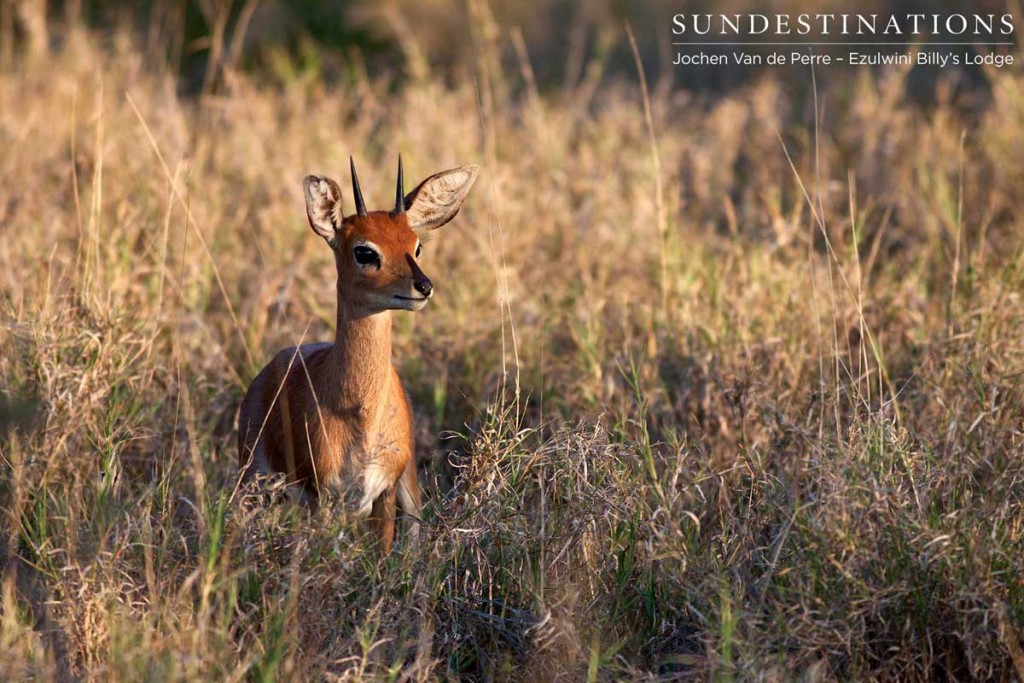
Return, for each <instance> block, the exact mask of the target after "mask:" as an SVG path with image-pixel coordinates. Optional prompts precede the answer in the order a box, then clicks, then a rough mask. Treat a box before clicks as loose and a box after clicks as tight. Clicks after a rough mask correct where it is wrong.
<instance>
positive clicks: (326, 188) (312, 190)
mask: <svg viewBox="0 0 1024 683" xmlns="http://www.w3.org/2000/svg"><path fill="white" fill-rule="evenodd" d="M302 187H303V189H304V190H305V192H306V217H307V218H309V227H311V228H313V232H315V233H316V234H318V235H320V236H321V237H323V238H324V239H325V240H327V243H328V244H330V245H331V246H332V247H333V246H334V238H335V233H336V232H337V231H338V230H339V229H340V228H341V221H342V218H343V216H342V215H341V188H340V187H338V183H336V182H334V181H333V180H331V179H330V178H327V177H324V176H322V175H308V176H306V178H305V180H303V181H302Z"/></svg>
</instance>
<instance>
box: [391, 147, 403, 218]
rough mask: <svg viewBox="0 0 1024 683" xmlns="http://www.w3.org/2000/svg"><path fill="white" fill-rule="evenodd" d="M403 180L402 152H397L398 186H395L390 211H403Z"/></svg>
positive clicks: (398, 212)
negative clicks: (392, 205) (393, 206)
mask: <svg viewBox="0 0 1024 683" xmlns="http://www.w3.org/2000/svg"><path fill="white" fill-rule="evenodd" d="M404 185H405V181H404V180H403V179H402V153H401V152H399V153H398V186H397V187H396V188H395V208H394V209H392V211H391V213H393V214H395V215H398V214H400V213H405V189H404V187H403V186H404Z"/></svg>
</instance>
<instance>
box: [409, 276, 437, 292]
mask: <svg viewBox="0 0 1024 683" xmlns="http://www.w3.org/2000/svg"><path fill="white" fill-rule="evenodd" d="M412 286H413V287H415V288H416V291H417V292H419V293H420V294H422V295H423V296H430V293H431V292H433V291H434V285H433V283H431V282H430V279H429V278H423V279H422V280H417V281H416V282H414V283H413V285H412Z"/></svg>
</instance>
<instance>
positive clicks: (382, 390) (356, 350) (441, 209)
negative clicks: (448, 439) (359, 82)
mask: <svg viewBox="0 0 1024 683" xmlns="http://www.w3.org/2000/svg"><path fill="white" fill-rule="evenodd" d="M460 173H461V174H462V175H461V176H460V175H457V174H460ZM476 174H477V169H476V167H464V168H462V169H454V170H453V171H447V172H445V173H441V174H437V175H435V176H431V177H430V178H428V179H427V180H425V181H424V182H423V183H422V184H421V185H420V186H419V187H417V188H416V190H414V191H413V192H412V193H410V194H409V195H408V196H407V197H406V199H405V204H406V206H407V207H408V209H409V211H408V213H404V212H382V211H376V212H372V213H368V214H366V215H353V216H348V217H345V218H342V217H341V192H340V189H339V188H338V187H337V184H336V183H334V182H333V181H331V180H329V179H326V178H319V177H312V176H311V177H310V178H307V180H306V183H307V184H306V196H307V213H308V216H309V220H310V225H311V226H312V227H313V230H314V231H315V232H317V234H319V235H321V236H322V237H324V238H325V239H326V240H328V242H329V243H330V244H331V246H332V247H333V248H334V254H335V265H336V267H337V272H338V281H337V296H338V311H337V331H336V337H335V341H334V343H333V344H330V343H318V344H307V345H304V346H302V347H300V348H298V349H296V348H295V347H292V348H289V349H284V350H283V351H280V352H279V353H278V354H277V355H276V356H275V357H274V359H273V360H272V361H271V362H270V363H269V364H268V365H267V366H266V367H265V368H264V369H263V370H262V372H260V373H259V375H257V377H256V379H254V380H253V382H252V385H251V386H250V387H249V391H248V393H247V394H246V397H245V400H244V401H243V403H242V407H241V412H240V416H239V425H238V447H239V464H240V467H241V469H242V476H243V480H245V481H249V480H251V479H252V478H254V477H255V476H256V475H260V474H268V473H270V472H280V473H284V474H285V475H287V477H288V480H289V482H290V483H293V484H296V485H298V486H299V487H301V490H302V491H303V492H304V493H305V494H306V497H307V499H308V500H309V501H310V502H311V504H313V505H315V504H316V501H318V499H319V494H320V492H321V491H322V490H323V489H324V487H343V486H345V485H359V486H361V487H362V498H361V502H360V510H359V511H360V513H361V514H364V515H366V514H369V515H370V516H371V519H372V522H373V525H374V526H375V528H376V529H377V532H378V533H379V535H380V537H381V540H382V543H383V546H384V550H385V552H387V551H389V550H390V548H391V545H392V541H393V537H394V526H395V513H396V503H397V501H398V500H400V501H401V503H402V508H403V511H404V512H405V513H406V514H408V515H410V516H411V517H413V518H414V519H418V517H419V510H420V492H419V484H418V480H417V476H416V466H415V458H414V442H413V436H412V434H413V429H412V411H411V410H410V406H409V402H408V398H407V396H406V394H405V390H404V389H403V388H402V383H401V381H400V380H399V377H398V373H397V372H396V370H395V368H394V367H393V366H392V364H391V317H392V313H391V310H392V309H396V308H397V309H407V310H420V309H422V308H423V307H424V306H425V305H426V302H427V299H428V298H429V296H430V294H431V293H432V285H431V283H430V281H429V280H428V279H427V278H426V275H424V273H423V271H422V270H420V268H419V266H418V264H417V257H418V246H419V238H418V236H417V233H416V231H415V230H414V226H415V227H416V228H418V229H421V230H422V229H433V228H436V227H439V226H440V225H443V224H444V223H445V222H447V221H448V220H451V218H452V217H454V215H455V213H457V212H458V209H459V207H460V206H461V204H462V201H463V200H464V199H465V195H466V193H468V191H469V187H470V186H471V185H472V183H473V181H474V180H475V179H476ZM463 176H465V177H463ZM460 181H461V184H460ZM453 188H454V189H453ZM446 192H447V194H445V193H446ZM411 221H415V223H414V224H411ZM360 247H361V248H364V249H366V248H370V249H372V250H374V251H376V252H378V253H379V258H378V260H377V264H378V265H377V266H376V267H374V266H373V265H369V266H367V265H360V264H359V263H357V260H356V259H355V257H354V256H353V254H354V250H356V249H358V248H360ZM415 528H416V527H415V525H413V527H412V529H413V533H415Z"/></svg>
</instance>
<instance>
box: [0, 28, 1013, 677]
mask: <svg viewBox="0 0 1024 683" xmlns="http://www.w3.org/2000/svg"><path fill="white" fill-rule="evenodd" d="M481 33H482V34H486V31H481ZM479 40H481V41H482V42H481V45H482V51H483V52H485V51H486V49H487V44H486V35H484V37H483V38H479ZM139 55H140V53H139V52H138V51H137V50H135V49H134V48H133V47H132V46H131V45H130V44H129V41H128V40H127V39H126V38H124V37H123V36H120V35H117V34H115V35H114V36H112V37H109V39H108V40H107V41H106V45H105V46H104V47H103V48H100V47H98V43H97V41H96V39H94V38H92V37H90V36H88V35H84V34H76V35H74V36H73V37H72V38H71V39H69V40H68V41H67V42H66V43H65V44H64V46H63V48H62V49H61V51H60V52H58V53H54V54H52V55H50V56H49V57H47V58H46V61H45V62H33V61H32V60H31V59H28V58H26V59H25V61H22V62H20V63H18V64H17V65H16V66H15V67H13V68H12V69H10V70H8V71H5V72H3V73H0V148H2V149H3V154H2V155H0V264H2V267H0V349H2V353H0V401H2V420H0V422H2V424H0V428H2V430H3V431H2V433H0V450H2V455H3V460H2V467H0V501H2V506H3V510H4V517H3V521H4V525H5V526H4V529H5V532H4V535H3V538H2V540H0V559H2V560H3V562H4V575H3V584H2V595H0V614H2V622H0V678H3V679H5V680H13V679H20V678H30V679H31V678H38V679H44V680H50V679H52V678H53V677H54V676H58V677H60V678H77V677H83V678H100V679H105V680H133V679H140V678H148V679H155V680H172V679H178V680H182V679H189V680H191V679H195V678H201V679H211V680H225V679H232V680H235V679H242V678H249V679H256V680H274V679H281V680H283V679H288V678H290V677H294V676H302V677H304V678H308V679H313V680H316V679H324V678H326V679H345V680H350V679H365V678H381V679H396V680H407V679H408V680H424V679H432V678H437V679H444V678H455V677H471V678H493V679H534V680H549V679H553V678H557V677H561V678H564V679H566V680H580V679H582V678H588V679H591V680H597V679H601V680H611V679H616V680H619V679H647V680H651V679H659V678H660V679H672V678H678V677H685V676H698V677H721V678H729V677H733V676H738V677H740V678H763V679H769V680H788V679H795V678H801V677H802V678H804V679H806V680H820V679H821V678H825V677H835V678H841V679H864V678H870V677H875V678H880V679H895V678H899V679H904V680H906V679H946V678H957V679H967V678H972V677H973V678H980V679H988V680H1010V679H1013V678H1014V677H1017V678H1018V679H1021V678H1024V654H1022V652H1021V648H1022V642H1021V636H1022V634H1024V582H1022V577H1024V508H1022V502H1024V463H1022V458H1021V453H1022V449H1024V417H1022V416H1024V389H1022V380H1024V306H1022V303H1024V302H1022V300H1021V292H1022V285H1024V251H1022V248H1021V243H1020V238H1019V236H1020V234H1021V231H1022V230H1024V223H1022V220H1024V219H1022V213H1021V209H1022V207H1024V194H1022V192H1021V188H1022V187H1024V166H1022V165H1021V158H1022V155H1021V154H1020V153H1019V149H1020V136H1019V131H1020V129H1021V122H1022V119H1024V81H1022V80H1021V79H1019V78H1015V77H1013V76H1011V75H1006V74H999V75H997V76H996V80H995V82H994V86H995V87H994V90H993V93H994V95H993V96H994V101H993V102H992V104H991V106H990V107H988V108H987V110H986V111H987V113H986V114H985V115H984V117H983V118H981V119H980V120H974V119H971V118H969V116H973V114H970V115H969V114H963V113H962V112H960V111H959V110H957V109H956V108H954V107H952V106H950V105H947V104H942V103H940V104H939V105H938V106H937V107H936V108H934V109H932V110H929V111H927V112H923V111H921V110H919V109H917V108H915V107H914V106H912V105H910V104H907V102H906V101H905V98H904V95H903V93H904V92H905V77H906V74H905V73H901V72H895V71H893V72H886V73H884V74H882V76H881V77H880V78H879V79H877V80H876V79H874V78H872V77H871V76H869V75H868V74H867V72H865V73H864V74H863V78H861V79H860V80H859V81H857V82H856V83H854V84H853V85H852V86H851V87H852V90H845V91H844V90H839V89H836V90H830V89H829V88H828V87H827V84H823V83H819V86H820V87H821V90H822V92H821V93H820V101H819V110H820V111H822V112H824V114H823V116H822V121H821V127H820V130H817V131H816V129H815V126H814V122H813V117H812V118H810V119H809V118H808V116H807V111H808V109H807V108H805V107H803V105H798V104H797V102H796V101H795V100H793V99H791V96H792V93H793V92H794V91H793V90H792V89H789V88H784V87H783V86H782V85H781V84H778V83H774V82H772V81H764V82H762V83H760V84H759V85H756V86H754V87H751V88H749V89H747V90H743V91H737V92H735V93H733V94H731V95H729V96H728V97H724V98H719V99H713V100H706V101H704V100H701V101H697V100H694V99H691V98H688V97H687V96H685V95H682V94H673V95H671V96H669V95H665V94H660V95H655V96H654V98H653V100H652V101H651V103H650V104H651V113H650V116H651V123H652V125H653V129H654V132H655V134H656V141H657V150H656V151H657V155H658V158H659V161H660V168H661V177H660V181H661V183H662V186H663V188H664V196H663V197H662V198H661V199H660V200H659V198H658V197H656V192H655V189H656V187H657V186H658V183H657V182H656V180H657V179H656V177H655V168H656V167H655V164H654V163H653V162H652V152H653V151H654V150H652V148H651V144H650V139H649V135H648V128H647V124H646V123H645V113H644V107H643V103H642V100H641V97H640V93H639V89H638V87H637V86H636V85H635V84H628V83H622V84H606V85H604V86H602V87H601V88H600V89H599V90H597V91H596V93H593V92H582V93H580V94H579V98H580V99H576V95H573V94H568V95H563V96H559V97H548V96H541V95H538V94H536V93H535V92H532V91H531V90H530V89H529V88H526V89H524V88H522V87H521V83H520V82H519V79H518V77H516V76H513V75H511V74H507V73H501V72H498V71H496V70H495V69H496V68H497V67H496V64H498V63H499V61H500V60H490V59H487V58H485V56H484V57H481V59H480V61H479V63H478V65H477V78H476V83H478V84H479V87H480V91H479V92H478V90H477V88H476V87H475V86H474V82H473V81H472V80H470V79H465V80H458V79H456V80H455V82H452V83H448V84H444V83H443V82H442V81H440V80H433V78H432V77H426V76H425V77H424V79H422V80H412V81H409V82H407V83H406V84H405V85H404V86H403V87H402V88H400V89H399V90H397V92H395V91H392V90H391V88H390V84H389V83H385V82H377V81H372V80H365V79H358V78H357V79H354V80H353V81H352V82H351V83H349V84H347V85H342V86H338V87H337V88H325V87H324V86H322V85H320V83H319V81H318V79H317V78H316V74H315V73H313V74H303V73H301V71H295V72H293V74H292V75H293V77H292V78H290V79H288V80H287V81H284V82H280V83H276V84H262V85H259V84H256V83H253V82H250V81H247V80H245V79H243V78H241V77H238V76H235V77H233V78H228V79H227V80H226V81H225V83H226V85H225V88H224V90H223V91H222V92H221V93H220V94H219V95H217V96H214V97H207V98H205V99H203V100H201V101H198V102H197V101H194V100H182V99H180V98H179V97H178V96H176V94H175V83H174V82H173V80H171V79H170V78H169V77H164V76H160V75H159V72H158V71H157V70H155V69H153V68H148V67H147V66H146V65H145V64H144V60H143V59H142V58H141V57H140V56H139ZM821 76H822V74H820V73H819V78H821ZM807 85H809V84H803V85H801V88H804V86H807ZM510 93H511V94H510ZM516 93H520V94H516ZM810 111H813V107H812V108H811V109H810ZM399 150H401V151H402V152H403V154H404V155H405V159H406V169H407V174H408V175H409V176H410V179H412V177H413V176H415V177H422V176H423V175H425V174H427V173H430V172H433V171H435V170H437V169H440V168H445V167H448V166H450V165H455V164H459V163H469V162H477V163H481V164H482V165H483V166H484V174H483V176H482V178H481V181H480V182H479V183H478V185H477V189H476V190H474V194H473V195H472V196H471V197H470V200H469V201H468V203H467V206H466V208H465V210H464V211H463V213H462V214H461V215H460V217H459V218H458V219H457V220H456V221H455V223H453V224H452V225H450V226H448V227H447V228H445V230H444V231H443V233H444V234H442V235H441V236H440V237H439V239H437V240H436V241H435V242H433V243H431V244H430V245H429V246H428V251H427V253H426V254H425V264H426V265H425V269H426V270H427V272H428V273H429V274H430V275H431V276H432V277H433V279H434V281H435V283H436V285H437V288H438V296H437V297H436V298H435V300H434V302H433V303H431V306H430V307H429V308H428V310H426V311H425V312H424V313H423V314H420V315H400V316H398V317H397V329H396V340H395V360H396V363H397V365H398V367H399V369H400V372H401V374H402V376H403V378H404V379H405V381H406V383H407V386H408V388H409V391H410V394H411V396H412V399H413V402H414V404H415V408H416V413H417V425H418V429H419V432H418V435H417V437H418V444H419V455H420V459H421V478H422V480H423V481H424V482H425V483H426V484H427V487H428V490H429V503H428V508H427V510H426V513H425V514H426V528H425V531H424V534H423V536H422V542H421V543H419V544H418V545H416V546H415V547H407V546H406V547H399V549H398V550H397V551H396V552H395V553H394V554H393V555H392V556H391V557H389V558H388V559H387V560H386V561H383V562H380V561H378V559H377V557H378V556H377V553H376V552H375V549H374V548H373V547H372V539H371V538H369V537H368V536H364V535H363V534H362V533H361V532H360V530H359V528H358V527H357V526H355V525H353V524H350V523H349V521H348V519H347V517H346V514H345V511H344V510H341V509H337V508H335V509H333V510H325V511H324V512H322V513H321V514H319V515H317V516H316V517H315V518H312V519H311V518H309V516H308V515H307V514H305V513H304V512H303V511H302V510H301V509H297V508H295V507H294V506H290V505H279V506H272V507H270V508H266V509H257V510H256V511H255V512H253V513H251V514H247V513H246V512H244V511H243V509H242V508H241V507H239V506H237V505H235V504H233V503H229V500H228V498H229V496H230V492H231V490H232V487H233V485H234V482H235V477H236V475H237V468H236V465H235V450H234V441H233V417H234V411H235V408H236V406H237V404H238V402H239V401H240V399H241V396H242V393H243V391H244V387H245V385H246V383H247V381H248V380H249V379H250V378H251V377H252V376H253V375H254V374H255V372H256V371H257V370H258V367H259V366H260V365H261V364H262V363H263V362H265V361H266V360H267V359H268V358H269V357H270V354H271V353H272V352H273V351H275V350H277V349H278V348H281V347H283V346H286V345H290V344H292V343H295V342H296V341H297V340H299V339H300V338H305V339H306V340H313V339H329V338H330V337H331V334H332V332H331V324H332V322H333V309H334V301H333V296H334V288H333V286H331V283H332V278H333V266H332V263H331V261H330V257H329V253H328V251H327V250H326V249H325V248H324V247H323V245H322V244H321V241H320V240H318V239H316V238H315V237H314V236H313V235H312V234H311V233H310V232H309V229H308V227H307V226H306V224H305V218H304V216H303V210H302V199H301V190H300V179H301V177H302V176H303V175H304V174H306V173H309V172H317V173H330V174H334V175H336V176H339V177H342V178H344V177H345V174H344V173H343V169H345V168H346V160H347V156H348V155H349V154H350V153H352V154H354V155H355V157H356V158H357V160H359V163H360V169H365V170H364V171H363V178H362V180H363V188H364V192H365V193H366V194H367V196H368V198H369V199H370V202H371V204H374V205H380V204H381V203H383V202H386V200H387V197H388V194H389V189H388V188H389V186H390V183H391V182H392V180H391V177H392V176H391V173H392V167H393V163H394V158H395V155H396V153H397V152H398V151H399ZM787 153H788V157H789V158H790V159H792V166H791V164H790V161H789V160H788V159H787ZM342 185H343V186H346V187H347V182H342ZM662 205H663V207H664V214H663V215H662V216H659V215H658V207H659V206H662ZM659 225H663V226H664V227H665V230H664V232H663V233H659Z"/></svg>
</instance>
